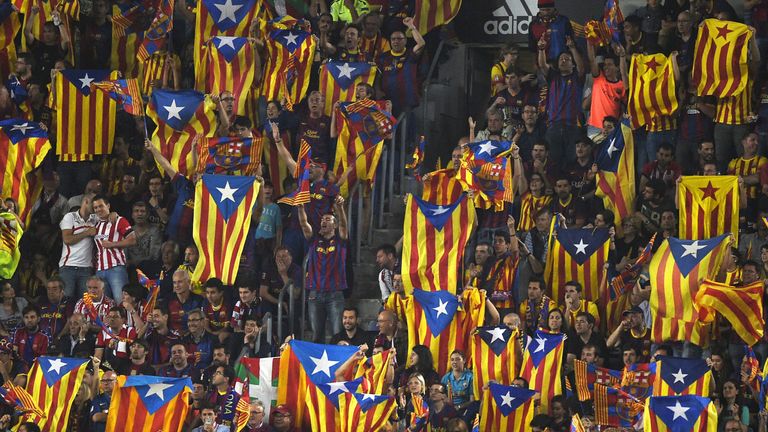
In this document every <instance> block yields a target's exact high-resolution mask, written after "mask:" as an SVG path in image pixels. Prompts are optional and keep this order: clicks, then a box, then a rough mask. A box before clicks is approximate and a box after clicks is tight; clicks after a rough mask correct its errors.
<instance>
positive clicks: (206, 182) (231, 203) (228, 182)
mask: <svg viewBox="0 0 768 432" xmlns="http://www.w3.org/2000/svg"><path fill="white" fill-rule="evenodd" d="M254 181H256V178H255V177H248V176H230V175H215V174H203V186H205V188H206V189H207V190H208V193H209V194H211V198H212V199H213V202H215V203H216V206H217V207H218V208H219V212H220V213H221V217H222V218H223V219H224V220H225V221H228V220H229V217H230V216H232V214H233V213H234V212H235V211H237V209H238V207H240V203H242V202H243V199H244V198H245V196H246V195H247V194H248V192H250V190H251V188H253V182H254Z"/></svg>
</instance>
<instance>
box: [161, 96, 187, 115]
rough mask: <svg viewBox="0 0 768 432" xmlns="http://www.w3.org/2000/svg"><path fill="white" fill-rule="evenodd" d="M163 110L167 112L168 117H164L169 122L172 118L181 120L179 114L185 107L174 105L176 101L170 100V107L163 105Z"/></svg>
mask: <svg viewBox="0 0 768 432" xmlns="http://www.w3.org/2000/svg"><path fill="white" fill-rule="evenodd" d="M163 108H165V110H166V111H168V117H166V120H170V119H172V118H177V119H179V120H181V116H180V115H179V114H180V113H181V110H183V109H184V108H185V107H184V106H178V105H176V99H173V100H171V104H170V105H164V106H163Z"/></svg>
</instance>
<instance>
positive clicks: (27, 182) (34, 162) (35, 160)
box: [0, 119, 51, 224]
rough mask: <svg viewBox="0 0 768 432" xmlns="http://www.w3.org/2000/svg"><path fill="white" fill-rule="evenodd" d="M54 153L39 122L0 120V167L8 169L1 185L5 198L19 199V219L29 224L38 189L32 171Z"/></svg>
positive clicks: (0, 178) (1, 179)
mask: <svg viewBox="0 0 768 432" xmlns="http://www.w3.org/2000/svg"><path fill="white" fill-rule="evenodd" d="M50 150H51V144H50V142H49V141H48V133H47V132H45V131H44V130H42V129H40V127H39V126H38V124H37V123H31V122H27V121H23V120H19V119H10V120H3V121H0V166H3V167H5V170H4V172H3V175H2V177H0V182H1V183H0V184H1V185H2V194H3V196H4V197H10V198H13V199H14V200H16V202H17V203H18V205H19V208H18V209H17V212H18V216H19V219H21V220H22V221H23V222H24V223H25V224H28V223H29V217H30V216H31V212H30V209H31V208H32V205H33V204H34V203H35V201H37V195H38V194H39V190H37V189H35V188H33V187H31V186H32V184H31V183H32V179H31V178H30V176H33V175H34V174H32V171H34V170H35V169H36V168H37V167H39V166H40V164H41V163H43V159H44V158H45V156H46V155H47V154H48V152H49V151H50Z"/></svg>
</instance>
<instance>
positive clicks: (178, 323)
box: [168, 270, 203, 335]
mask: <svg viewBox="0 0 768 432" xmlns="http://www.w3.org/2000/svg"><path fill="white" fill-rule="evenodd" d="M191 283H192V282H191V278H190V275H189V273H187V271H186V270H176V271H175V272H173V296H171V298H170V300H168V310H169V312H170V314H171V315H170V319H169V321H168V327H170V328H171V330H174V331H176V332H177V333H179V334H181V335H186V334H187V333H189V329H188V328H187V314H189V313H190V312H191V311H193V310H200V309H202V308H203V298H202V297H201V296H199V295H197V294H194V293H193V292H192V291H191V289H192V286H191Z"/></svg>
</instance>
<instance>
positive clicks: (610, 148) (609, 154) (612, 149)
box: [606, 138, 619, 158]
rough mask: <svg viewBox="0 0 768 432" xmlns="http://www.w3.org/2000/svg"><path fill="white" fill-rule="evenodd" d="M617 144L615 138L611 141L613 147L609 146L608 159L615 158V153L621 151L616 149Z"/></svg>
mask: <svg viewBox="0 0 768 432" xmlns="http://www.w3.org/2000/svg"><path fill="white" fill-rule="evenodd" d="M615 143H616V138H613V139H612V140H611V145H609V146H608V150H606V152H608V157H609V158H613V152H617V151H619V149H618V148H616V146H615V145H614V144H615Z"/></svg>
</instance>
